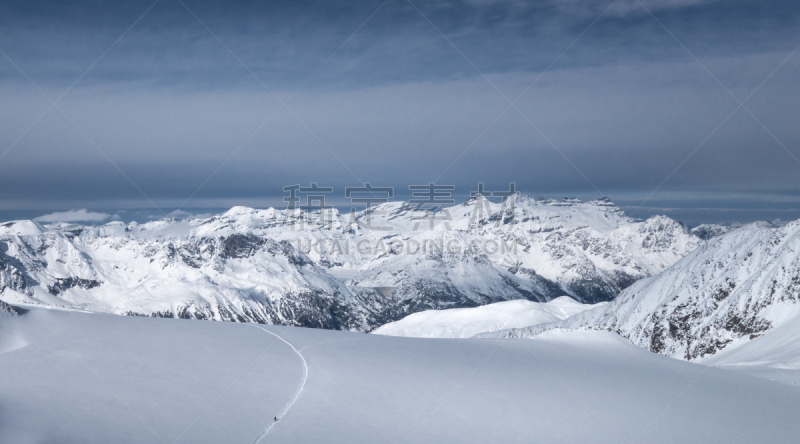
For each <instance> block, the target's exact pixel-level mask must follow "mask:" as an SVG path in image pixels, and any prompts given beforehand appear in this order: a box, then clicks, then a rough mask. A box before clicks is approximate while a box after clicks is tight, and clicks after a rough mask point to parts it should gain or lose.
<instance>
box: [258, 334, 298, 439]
mask: <svg viewBox="0 0 800 444" xmlns="http://www.w3.org/2000/svg"><path fill="white" fill-rule="evenodd" d="M250 325H252V324H250ZM252 326H253V327H255V328H257V329H259V330H263V331H265V332H267V333H269V334H271V335H272V336H275V337H276V338H278V339H280V340H281V341H283V343H284V344H286V345H288V346H289V347H291V348H292V350H293V351H294V353H295V354H296V355H297V356H299V357H300V360H301V361H303V380H302V381H300V384H299V385H298V386H297V390H295V391H294V396H292V399H290V400H289V402H288V403H287V404H286V406H285V407H283V410H281V411H280V413H278V414H277V416H280V418H279V420H280V419H282V418H283V417H284V416H285V415H286V412H288V411H289V409H290V408H292V406H293V405H294V403H295V402H297V398H299V397H300V393H301V392H302V391H303V389H304V388H305V386H306V380H307V379H308V363H307V362H306V358H305V357H303V354H302V353H300V351H299V350H297V348H295V346H294V345H292V344H291V343H290V342H289V341H287V340H286V339H283V338H282V337H281V336H280V335H277V334H275V333H273V332H271V331H269V330H267V329H266V328H262V327H260V326H258V325H252ZM277 423H278V422H277V421H272V422H270V424H269V425H268V426H267V428H265V429H264V431H263V432H261V435H259V436H258V438H256V440H255V441H253V444H258V443H259V442H261V440H262V439H264V437H266V436H267V435H268V434H269V431H270V430H271V429H272V426H274V425H275V424H277Z"/></svg>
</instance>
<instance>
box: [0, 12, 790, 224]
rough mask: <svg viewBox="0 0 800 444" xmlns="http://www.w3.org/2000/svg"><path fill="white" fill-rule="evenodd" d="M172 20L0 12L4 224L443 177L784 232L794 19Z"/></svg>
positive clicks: (496, 15)
mask: <svg viewBox="0 0 800 444" xmlns="http://www.w3.org/2000/svg"><path fill="white" fill-rule="evenodd" d="M183 2H184V4H181V3H180V2H178V1H176V0H161V1H159V2H157V3H156V4H155V5H154V6H153V1H152V0H146V1H129V2H124V3H123V2H94V1H93V2H71V1H57V2H56V1H54V2H42V1H33V2H31V1H13V0H7V1H4V2H2V3H0V50H2V52H3V53H4V54H5V56H2V55H0V103H2V106H0V155H2V157H0V211H11V210H27V211H39V213H40V214H44V213H45V212H49V211H54V210H70V209H80V208H89V209H102V210H104V211H111V212H113V211H114V210H118V209H131V208H147V209H149V210H152V211H154V212H155V213H160V212H162V211H163V212H164V213H169V212H171V211H173V210H175V209H177V208H178V207H182V208H184V209H187V208H212V207H213V208H222V207H228V206H231V205H234V204H246V205H253V206H267V205H276V204H279V203H280V198H281V194H282V192H281V188H282V187H283V186H284V185H290V184H295V183H300V184H304V185H307V184H308V183H309V182H317V183H319V184H320V186H333V187H334V188H335V193H334V194H335V195H336V196H338V197H339V198H343V197H344V187H345V186H355V185H358V184H359V183H360V182H371V183H372V184H373V185H374V186H394V187H397V188H398V189H406V190H407V188H408V185H413V184H424V183H428V182H431V181H436V182H437V183H442V184H452V185H456V187H457V193H460V194H463V195H466V194H468V193H469V191H471V190H474V189H476V188H477V183H478V182H485V183H486V186H487V189H499V188H507V186H508V183H509V182H515V183H516V184H517V188H518V189H520V190H522V191H523V192H525V193H527V194H530V195H533V196H540V195H541V196H546V197H553V198H561V197H563V196H566V195H570V196H571V195H575V196H580V197H582V198H587V199H591V198H596V197H600V196H609V197H611V198H612V200H614V201H615V202H617V203H618V204H620V205H622V206H624V207H625V209H626V211H628V212H634V211H635V214H634V216H638V217H645V216H647V215H650V214H655V213H663V214H667V215H670V216H672V217H676V218H678V219H681V220H685V221H687V222H689V223H690V224H696V223H699V222H702V221H732V220H740V221H748V220H755V219H771V218H776V217H781V218H784V219H794V218H798V217H800V211H798V208H800V160H798V159H800V125H798V120H799V119H798V117H799V116H800V76H799V75H798V74H799V73H800V51H798V52H795V53H793V51H795V50H796V48H797V47H798V45H800V23H798V19H799V18H800V5H798V3H797V2H795V1H726V0H721V1H703V0H642V4H640V3H639V2H638V1H637V0H618V1H617V2H614V3H613V4H612V2H611V1H596V2H595V1H581V0H553V1H540V2H523V1H507V2H506V1H491V0H468V1H437V2H433V1H422V0H414V1H413V3H412V2H409V1H406V0H389V1H387V2H385V3H384V2H383V0H370V1H348V2H333V1H331V2H303V1H286V2H274V1H273V2H203V1H198V0H183ZM184 5H185V6H184ZM149 8H150V9H149ZM137 20H138V21H137ZM201 22H202V23H201ZM132 25H133V26H132ZM131 26H132V27H131ZM206 27H207V28H206ZM129 28H130V30H129V31H127V32H126V30H128V29H129ZM115 42H116V43H115ZM9 59H10V60H9ZM34 83H35V85H36V86H34ZM37 87H38V88H39V89H40V90H39V89H37ZM65 93H66V94H65ZM45 95H46V96H47V97H45ZM62 96H63V98H62ZM48 98H49V99H50V100H52V101H57V100H58V102H57V105H56V108H51V102H50V101H49V100H48ZM59 98H60V100H59ZM287 100H288V102H286V103H285V106H283V107H282V106H281V102H284V101H287ZM740 103H743V105H740ZM512 104H513V106H512ZM662 183H663V184H662ZM398 195H402V193H399V192H398ZM190 196H192V197H191V199H189V197H190ZM648 196H649V199H648ZM187 199H189V200H188V201H187ZM645 199H647V200H646V201H645ZM640 205H641V208H638V209H636V208H637V207H639V206H640ZM156 207H157V208H156ZM9 214H10V213H9ZM81 214H83V213H81ZM87 214H88V213H87Z"/></svg>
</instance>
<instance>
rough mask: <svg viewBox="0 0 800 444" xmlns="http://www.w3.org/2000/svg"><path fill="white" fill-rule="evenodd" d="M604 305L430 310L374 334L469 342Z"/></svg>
mask: <svg viewBox="0 0 800 444" xmlns="http://www.w3.org/2000/svg"><path fill="white" fill-rule="evenodd" d="M605 304H606V303H605V302H600V303H599V304H595V305H588V304H581V303H580V302H576V301H575V300H574V299H572V298H570V297H568V296H562V297H560V298H556V299H553V300H552V301H549V302H531V301H527V300H516V301H506V302H496V303H494V304H489V305H484V306H481V307H473V308H451V309H449V310H427V311H423V312H419V313H414V314H411V315H408V316H407V317H405V318H403V319H401V320H399V321H395V322H390V323H388V324H385V325H382V326H380V327H378V328H377V329H375V330H373V331H372V333H374V334H379V335H387V336H407V337H416V338H469V337H472V336H474V335H476V334H478V333H483V332H492V331H497V330H502V329H506V328H515V327H527V326H531V325H538V324H547V323H551V322H557V321H560V320H563V319H566V318H568V317H570V316H572V315H574V314H577V313H580V312H582V311H585V310H589V309H591V308H594V307H596V306H598V305H600V306H602V305H605Z"/></svg>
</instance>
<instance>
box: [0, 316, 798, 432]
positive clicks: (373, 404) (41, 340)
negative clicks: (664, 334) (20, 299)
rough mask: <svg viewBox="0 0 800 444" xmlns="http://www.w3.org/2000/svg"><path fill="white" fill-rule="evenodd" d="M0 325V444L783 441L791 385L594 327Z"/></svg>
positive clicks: (150, 321)
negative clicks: (365, 329) (660, 351)
mask: <svg viewBox="0 0 800 444" xmlns="http://www.w3.org/2000/svg"><path fill="white" fill-rule="evenodd" d="M0 323H2V324H0V327H2V328H3V329H4V331H9V332H15V333H17V334H20V335H22V336H23V337H24V338H25V340H26V341H27V342H28V345H27V346H25V347H22V348H19V349H16V350H13V351H9V352H6V353H3V354H0V412H2V415H0V421H2V422H1V423H0V424H2V426H0V442H9V443H10V442H13V443H43V442H59V443H82V444H84V443H86V444H88V443H108V442H119V443H144V442H152V443H159V442H162V443H182V442H191V443H219V442H226V443H239V442H241V443H248V444H249V443H253V442H254V441H255V440H256V439H258V438H259V436H261V435H262V434H263V432H264V430H265V429H266V428H268V427H270V425H271V424H272V425H271V428H270V429H269V434H268V435H266V436H264V439H263V440H262V441H261V442H325V443H353V442H388V443H402V442H407V443H418V442H419V443H423V442H424V443H428V442H436V443H459V444H460V443H465V442H503V443H530V442H592V443H606V442H608V443H619V442H647V443H674V442H726V443H739V442H741V443H751V442H773V443H781V442H786V443H793V442H796V439H797V436H800V423H798V422H797V421H796V418H795V417H796V412H797V411H798V410H800V390H798V389H795V388H789V389H787V387H786V386H785V385H780V384H776V383H773V382H770V381H765V380H761V379H757V378H752V377H749V376H746V375H741V374H737V373H734V372H728V371H724V370H719V369H716V368H713V367H706V366H699V365H696V364H692V363H687V362H683V361H679V360H674V359H669V358H666V357H663V356H659V355H656V354H652V353H648V352H646V351H645V350H642V349H641V348H638V347H634V346H632V345H631V344H629V343H627V342H626V341H624V340H623V339H621V338H619V337H618V336H616V335H613V334H610V333H607V332H598V331H583V332H550V333H547V334H544V335H540V336H538V337H537V338H535V339H532V340H526V341H518V340H475V339H463V340H458V341H453V340H441V339H415V338H401V337H389V336H380V335H365V334H359V333H350V332H339V331H330V330H321V329H305V328H294V327H277V326H263V328H264V329H266V330H267V331H268V332H269V333H272V334H268V333H267V332H265V331H262V330H259V329H258V328H254V327H253V326H248V325H242V324H237V323H218V322H201V321H194V320H179V319H154V318H141V317H120V316H111V315H104V314H87V313H81V312H65V311H55V310H45V309H41V308H32V309H31V310H30V311H29V312H27V313H25V314H23V315H21V316H17V317H13V318H7V319H3V320H0ZM51 331H55V332H56V335H55V336H52V334H51ZM276 335H277V336H279V337H280V338H282V339H284V340H285V341H286V342H283V341H281V340H279V339H278V338H276ZM287 343H288V344H290V345H287ZM298 354H302V357H303V360H301V359H300V358H299V357H298ZM303 361H305V362H306V365H307V366H305V367H304V365H303ZM306 368H307V379H306V381H305V383H304V384H303V383H302V381H303V378H304V376H303V375H304V372H305V371H306V370H305V369H306ZM301 384H302V385H301ZM298 387H302V390H300V391H298ZM295 399H296V401H294V400H295ZM287 405H290V408H288V410H285V414H283V415H282V417H281V418H280V420H279V421H278V422H277V423H275V424H273V420H272V418H273V416H276V415H277V414H278V413H279V412H281V411H283V410H284V409H285V408H286V406H287Z"/></svg>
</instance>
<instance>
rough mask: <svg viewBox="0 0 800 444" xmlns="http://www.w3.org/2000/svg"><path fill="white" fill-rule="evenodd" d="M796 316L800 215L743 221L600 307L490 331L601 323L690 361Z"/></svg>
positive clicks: (799, 306)
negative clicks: (774, 221)
mask: <svg viewBox="0 0 800 444" xmlns="http://www.w3.org/2000/svg"><path fill="white" fill-rule="evenodd" d="M798 320H800V221H795V222H792V223H789V224H785V225H783V226H780V227H778V228H774V227H772V226H769V225H765V224H763V223H762V224H750V225H746V226H744V227H742V228H739V229H737V230H734V231H731V232H729V233H727V234H724V235H722V236H718V237H714V238H712V239H711V240H710V241H709V242H708V243H705V244H703V245H701V246H700V247H699V248H697V249H696V250H695V251H693V252H692V253H690V254H689V255H688V256H687V257H685V258H684V259H682V260H680V261H678V262H677V263H676V264H675V265H673V266H672V267H670V268H668V269H667V270H666V271H664V272H663V273H661V274H659V275H657V276H653V277H650V278H646V279H643V280H641V281H639V282H636V283H635V284H633V285H632V286H631V287H629V288H628V289H626V290H625V291H623V292H622V293H621V294H620V295H619V296H618V297H617V298H616V299H615V300H614V301H612V302H611V303H609V304H608V305H606V306H604V307H602V308H599V309H596V310H591V311H587V312H584V313H581V314H579V315H577V316H575V317H574V318H570V319H568V320H566V321H564V322H563V323H556V324H552V325H549V326H540V327H534V328H530V329H518V330H509V331H505V332H502V333H499V334H496V335H495V336H511V337H525V336H531V335H535V334H538V333H539V332H541V331H543V330H547V329H552V328H603V329H609V330H612V331H616V332H618V333H619V334H621V335H622V336H624V337H626V338H628V339H629V340H630V341H631V342H633V343H634V344H637V345H640V346H642V347H644V348H647V349H649V350H651V351H653V352H656V353H661V354H664V355H667V356H673V357H677V358H682V359H686V360H693V359H700V358H704V357H707V356H709V355H712V354H714V353H716V352H718V351H719V350H722V349H724V348H726V347H729V346H733V345H736V344H741V343H744V342H747V341H749V340H752V339H754V338H756V337H758V336H759V335H761V334H763V333H764V332H766V331H768V330H770V329H772V328H775V327H778V326H781V325H783V324H786V323H790V322H796V321H798Z"/></svg>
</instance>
